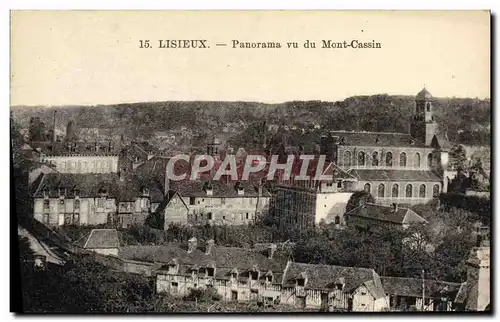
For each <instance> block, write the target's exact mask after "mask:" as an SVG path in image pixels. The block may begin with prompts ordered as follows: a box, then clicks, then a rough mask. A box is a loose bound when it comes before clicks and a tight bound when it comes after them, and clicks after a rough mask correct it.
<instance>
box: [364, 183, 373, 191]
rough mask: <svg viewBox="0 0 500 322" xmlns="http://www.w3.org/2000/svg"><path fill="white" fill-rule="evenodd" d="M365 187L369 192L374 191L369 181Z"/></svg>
mask: <svg viewBox="0 0 500 322" xmlns="http://www.w3.org/2000/svg"><path fill="white" fill-rule="evenodd" d="M363 189H364V190H365V191H366V192H368V193H371V191H372V187H371V185H370V184H369V183H367V184H365V187H364V188H363Z"/></svg>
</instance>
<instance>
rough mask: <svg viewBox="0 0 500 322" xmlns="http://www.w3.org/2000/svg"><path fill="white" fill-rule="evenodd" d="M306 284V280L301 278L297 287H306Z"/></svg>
mask: <svg viewBox="0 0 500 322" xmlns="http://www.w3.org/2000/svg"><path fill="white" fill-rule="evenodd" d="M305 283H306V280H305V279H303V278H299V279H298V280H297V286H304V285H305Z"/></svg>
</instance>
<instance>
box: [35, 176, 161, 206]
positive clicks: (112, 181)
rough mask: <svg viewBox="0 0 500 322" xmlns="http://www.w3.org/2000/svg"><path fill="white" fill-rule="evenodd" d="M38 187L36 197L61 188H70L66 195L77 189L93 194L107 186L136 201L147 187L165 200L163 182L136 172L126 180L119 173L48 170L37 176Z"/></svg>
mask: <svg viewBox="0 0 500 322" xmlns="http://www.w3.org/2000/svg"><path fill="white" fill-rule="evenodd" d="M36 182H37V184H38V187H37V189H36V192H35V193H34V197H35V198H42V197H43V191H44V190H45V191H47V192H48V194H49V197H51V198H57V197H59V188H62V189H66V195H67V196H71V197H73V196H74V195H75V192H76V190H78V196H80V197H82V198H92V197H97V196H98V195H99V189H101V188H106V189H107V192H108V196H109V197H111V198H116V199H117V200H118V201H135V198H137V197H140V196H141V195H142V189H143V188H144V187H146V188H148V189H149V196H150V198H151V201H153V202H161V201H162V200H163V199H164V198H163V191H162V187H161V185H160V184H159V183H158V182H156V181H155V180H154V179H148V178H141V177H139V176H136V175H128V176H125V178H124V180H123V181H122V180H120V177H119V175H118V174H116V173H100V174H96V173H82V174H71V173H48V174H43V178H41V179H40V180H38V179H37V181H36Z"/></svg>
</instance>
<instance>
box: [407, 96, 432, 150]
mask: <svg viewBox="0 0 500 322" xmlns="http://www.w3.org/2000/svg"><path fill="white" fill-rule="evenodd" d="M437 133H438V124H437V123H436V121H435V120H434V98H433V97H432V95H431V93H429V91H427V89H426V88H425V87H424V88H423V89H422V90H421V91H420V92H419V93H418V94H417V96H416V97H415V108H414V111H413V116H412V120H411V122H410V135H411V136H412V137H413V138H415V140H417V141H418V142H420V143H424V144H425V146H430V145H431V142H432V138H433V137H434V135H436V134H437Z"/></svg>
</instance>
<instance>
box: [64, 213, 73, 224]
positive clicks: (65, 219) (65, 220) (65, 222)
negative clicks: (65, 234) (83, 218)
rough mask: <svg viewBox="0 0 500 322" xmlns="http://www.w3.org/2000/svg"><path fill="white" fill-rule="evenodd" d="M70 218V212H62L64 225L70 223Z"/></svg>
mask: <svg viewBox="0 0 500 322" xmlns="http://www.w3.org/2000/svg"><path fill="white" fill-rule="evenodd" d="M71 221H72V218H71V214H64V224H65V225H71V223H72V222H71Z"/></svg>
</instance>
